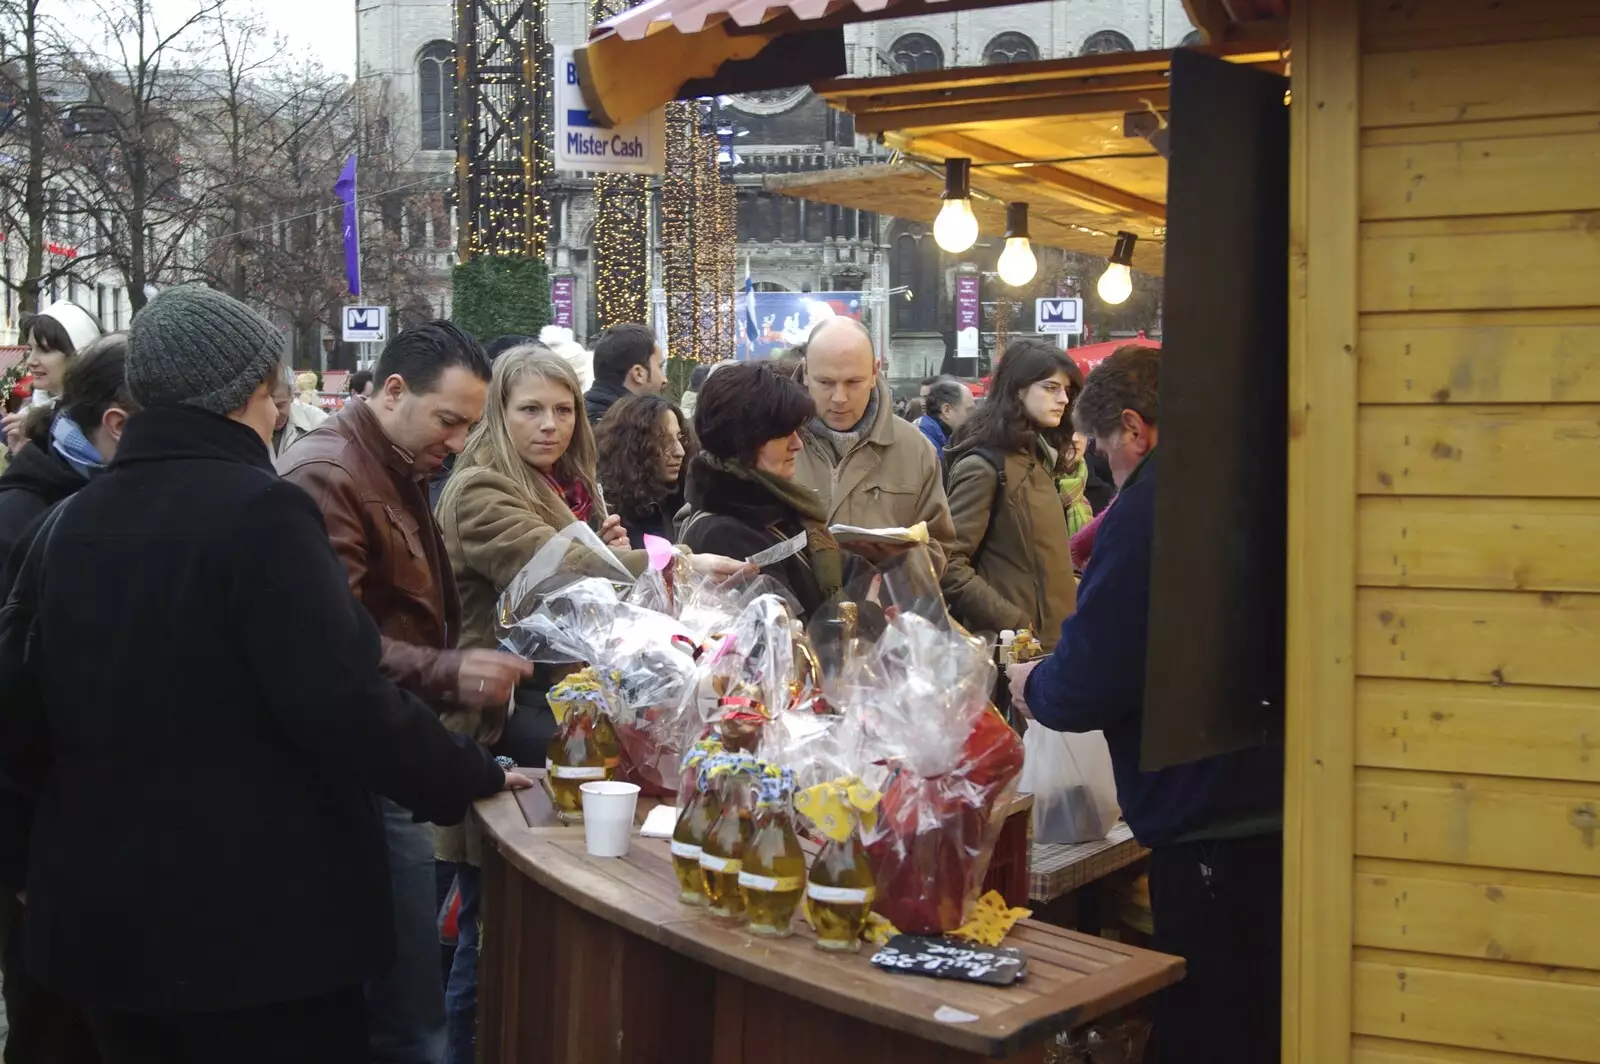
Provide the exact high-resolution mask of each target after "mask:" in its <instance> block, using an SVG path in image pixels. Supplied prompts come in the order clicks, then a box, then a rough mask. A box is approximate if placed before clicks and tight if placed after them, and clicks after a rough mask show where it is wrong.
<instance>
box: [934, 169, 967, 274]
mask: <svg viewBox="0 0 1600 1064" xmlns="http://www.w3.org/2000/svg"><path fill="white" fill-rule="evenodd" d="M971 173H972V160H971V159H946V160H945V161H944V196H943V197H942V199H943V200H944V206H943V207H940V208H939V217H937V218H935V219H934V220H933V242H934V243H935V244H938V245H939V246H940V247H941V248H944V250H946V251H948V252H950V254H952V255H958V254H960V253H961V252H963V251H965V250H967V249H968V248H970V247H971V246H972V245H973V244H976V243H977V242H978V219H977V216H976V215H974V214H973V213H972V189H971V187H970V177H971Z"/></svg>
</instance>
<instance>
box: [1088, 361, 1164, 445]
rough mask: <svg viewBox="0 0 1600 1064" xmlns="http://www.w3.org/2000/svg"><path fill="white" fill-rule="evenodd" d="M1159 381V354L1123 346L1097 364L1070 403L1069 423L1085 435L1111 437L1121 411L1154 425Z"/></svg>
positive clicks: (1115, 430) (1120, 417) (1157, 414)
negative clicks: (1127, 411) (1129, 411)
mask: <svg viewBox="0 0 1600 1064" xmlns="http://www.w3.org/2000/svg"><path fill="white" fill-rule="evenodd" d="M1160 379H1161V352H1160V351H1159V350H1157V349H1156V348H1153V347H1140V346H1139V345H1138V344H1125V345H1123V346H1122V347H1119V348H1117V349H1116V350H1115V351H1114V352H1112V354H1111V357H1109V358H1107V359H1106V360H1105V361H1104V362H1102V363H1100V364H1099V365H1098V366H1096V367H1095V368H1094V371H1093V372H1091V373H1090V374H1089V378H1088V380H1086V381H1085V382H1084V385H1083V392H1082V394H1080V395H1079V396H1078V398H1077V401H1076V402H1074V403H1073V404H1072V423H1073V425H1075V426H1076V427H1077V429H1078V431H1079V432H1081V433H1083V434H1084V435H1085V436H1089V437H1091V438H1093V437H1097V436H1098V437H1106V438H1110V437H1112V436H1115V435H1116V434H1117V433H1118V432H1121V431H1122V412H1123V411H1124V410H1132V411H1133V412H1134V413H1136V414H1138V415H1139V416H1140V417H1142V418H1144V420H1145V422H1146V423H1148V424H1151V425H1154V424H1156V419H1157V418H1158V417H1159V416H1160V406H1159V403H1158V396H1159V384H1160Z"/></svg>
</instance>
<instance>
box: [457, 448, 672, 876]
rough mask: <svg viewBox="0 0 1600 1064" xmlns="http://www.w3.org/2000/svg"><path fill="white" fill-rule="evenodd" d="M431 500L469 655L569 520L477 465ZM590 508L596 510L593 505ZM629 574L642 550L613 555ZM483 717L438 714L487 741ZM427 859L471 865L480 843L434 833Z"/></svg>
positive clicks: (551, 495) (489, 644)
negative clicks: (512, 587) (520, 577)
mask: <svg viewBox="0 0 1600 1064" xmlns="http://www.w3.org/2000/svg"><path fill="white" fill-rule="evenodd" d="M451 476H452V479H453V480H454V479H457V478H459V483H451V484H450V485H449V486H448V487H447V488H446V489H445V494H444V496H443V498H441V499H440V500H439V525H440V528H441V530H442V532H443V534H444V546H445V552H446V554H447V555H448V556H449V559H450V568H451V570H452V572H454V574H455V580H456V585H457V586H458V587H459V588H460V589H461V616H462V629H461V645H462V646H463V647H465V648H468V649H471V648H474V647H486V648H490V649H493V648H495V647H498V646H499V645H500V641H499V638H498V636H497V635H496V633H495V613H496V607H497V604H498V603H499V600H500V593H501V592H502V591H504V590H505V589H506V586H507V585H508V584H510V583H511V581H512V580H513V579H515V578H516V575H517V574H518V573H520V572H521V571H522V567H523V566H524V565H527V564H528V562H529V561H530V560H531V559H532V558H533V556H534V555H535V554H537V553H538V552H539V549H540V548H541V547H543V546H544V545H545V544H546V543H549V542H550V539H551V537H553V536H554V535H555V534H556V533H557V532H559V531H560V530H561V529H563V528H566V527H567V526H568V525H570V524H572V523H573V522H575V521H577V518H576V517H574V516H573V515H572V511H571V510H569V509H567V506H566V504H565V503H564V502H562V501H561V499H560V497H559V496H557V495H556V493H555V492H553V491H542V492H540V494H539V497H538V499H537V501H536V502H535V503H533V504H530V502H529V501H528V498H527V496H525V495H524V494H523V493H522V492H521V491H520V490H519V489H518V488H517V486H516V484H515V483H513V482H512V481H511V480H510V479H509V478H507V477H505V476H502V475H501V474H499V473H497V472H495V471H494V470H492V469H486V468H484V467H482V466H476V467H472V468H467V469H462V468H457V469H456V471H455V472H454V473H453V474H451ZM596 505H599V503H598V500H597V502H596ZM618 556H619V557H620V558H621V560H622V563H623V564H624V565H626V566H627V567H628V571H629V572H632V573H635V574H637V573H641V572H643V571H644V566H645V564H646V558H645V553H644V551H626V552H621V553H620V554H619V555H618ZM482 718H483V715H482V714H481V713H479V712H477V711H476V710H465V709H461V710H457V711H455V712H452V713H447V714H445V716H444V718H443V719H444V724H445V727H447V728H449V729H450V730H451V731H460V732H467V733H468V734H470V735H473V736H474V737H475V738H477V739H479V740H488V739H492V738H493V737H492V736H490V735H488V734H487V733H486V732H485V730H484V728H483V719H482ZM433 847H434V855H435V856H437V857H438V858H440V859H441V860H446V861H459V860H463V859H465V860H467V861H470V862H471V863H473V864H478V863H479V858H480V855H481V852H482V851H481V840H480V839H479V838H478V837H477V835H476V833H475V832H469V831H466V830H464V829H463V828H462V827H449V828H442V827H436V828H434V832H433Z"/></svg>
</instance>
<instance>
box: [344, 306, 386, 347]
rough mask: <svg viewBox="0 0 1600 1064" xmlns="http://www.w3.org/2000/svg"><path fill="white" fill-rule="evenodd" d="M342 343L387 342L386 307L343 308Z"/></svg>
mask: <svg viewBox="0 0 1600 1064" xmlns="http://www.w3.org/2000/svg"><path fill="white" fill-rule="evenodd" d="M344 341H345V343H347V344H354V343H368V344H382V343H387V342H388V341H389V308H388V307H345V308H344Z"/></svg>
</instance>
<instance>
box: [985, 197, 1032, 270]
mask: <svg viewBox="0 0 1600 1064" xmlns="http://www.w3.org/2000/svg"><path fill="white" fill-rule="evenodd" d="M995 269H997V270H998V271H999V272H1000V279H1001V280H1002V281H1004V282H1005V283H1006V284H1008V285H1010V286H1011V287H1012V288H1021V287H1022V286H1023V285H1025V284H1027V283H1028V282H1029V281H1031V280H1033V275H1034V274H1036V273H1038V272H1039V260H1038V259H1036V258H1034V255H1033V243H1032V242H1031V241H1030V240H1029V239H1028V205H1027V204H1026V203H1008V204H1006V246H1005V250H1004V251H1002V252H1000V261H999V262H997V263H995Z"/></svg>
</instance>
